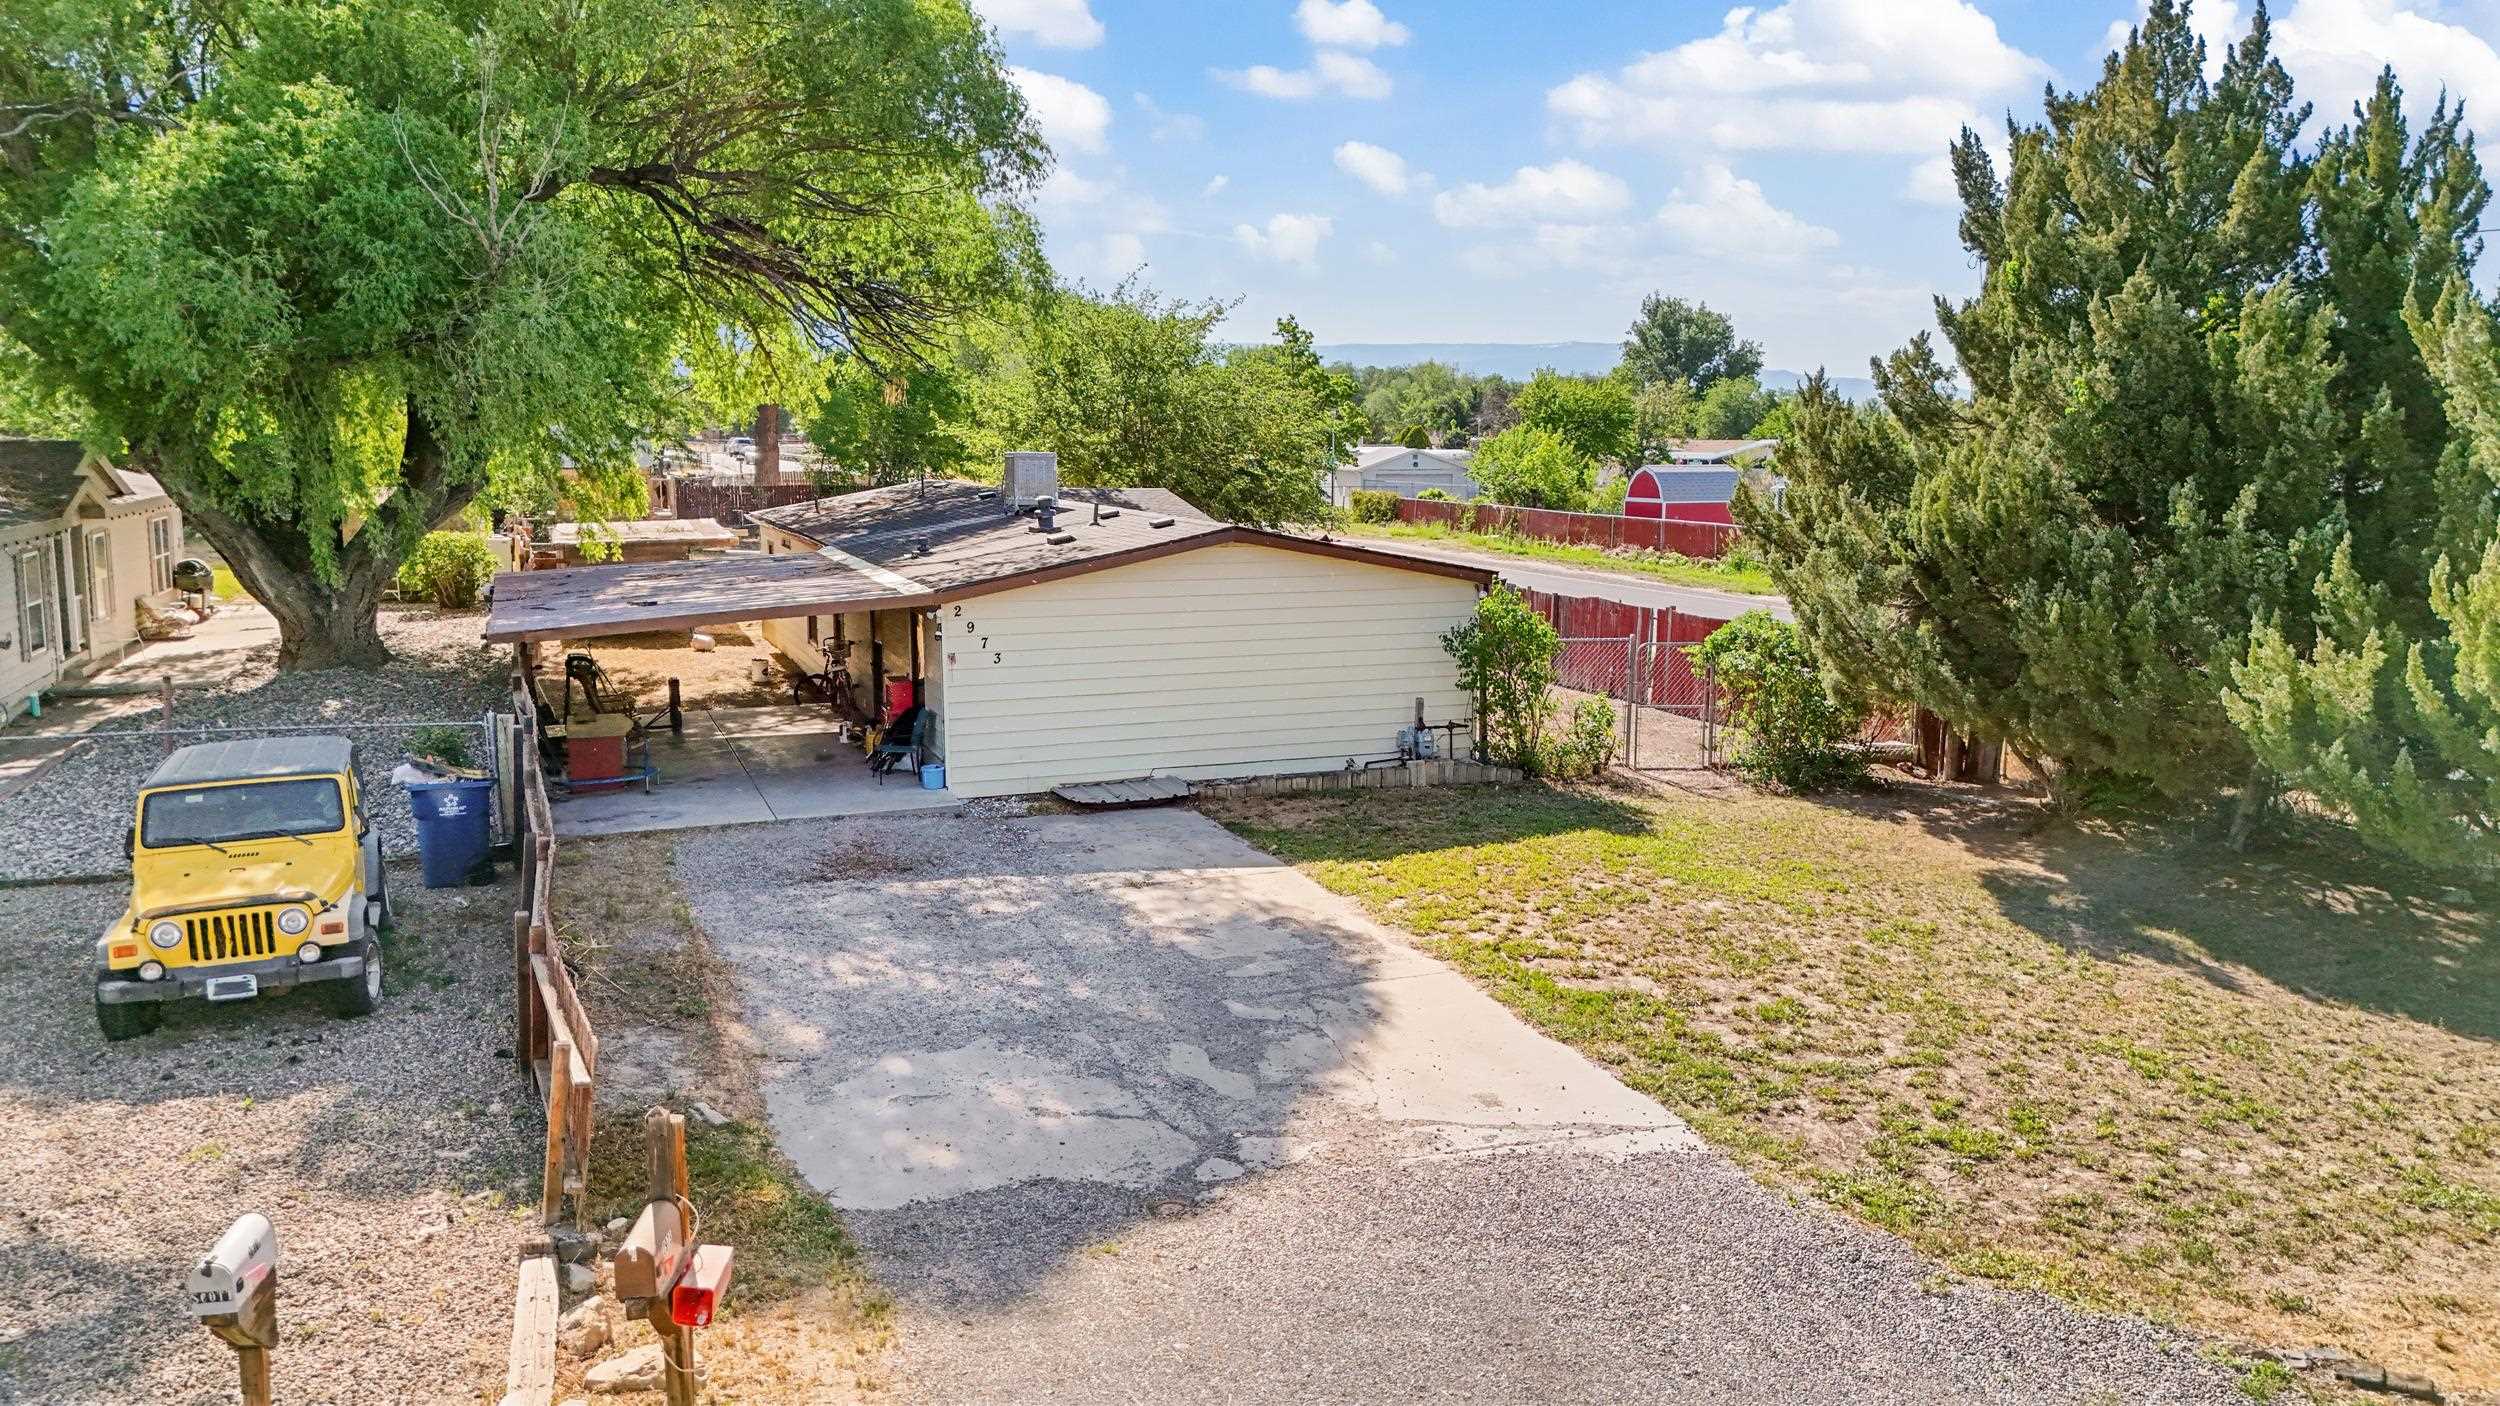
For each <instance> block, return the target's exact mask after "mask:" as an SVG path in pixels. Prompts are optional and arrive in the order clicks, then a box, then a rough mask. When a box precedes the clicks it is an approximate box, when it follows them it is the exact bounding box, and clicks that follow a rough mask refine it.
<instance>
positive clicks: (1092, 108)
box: [1007, 67, 1111, 155]
mask: <svg viewBox="0 0 2500 1406" xmlns="http://www.w3.org/2000/svg"><path fill="white" fill-rule="evenodd" d="M1007 76H1008V77H1009V78H1012V79H1014V80H1015V84H1016V87H1018V88H1020V89H1022V90H1023V92H1024V105H1025V107H1026V108H1027V109H1028V110H1029V111H1031V112H1032V114H1033V123H1034V125H1035V126H1037V127H1040V128H1041V129H1042V138H1043V140H1045V141H1047V142H1049V143H1050V145H1051V148H1052V150H1054V151H1058V152H1060V153H1062V154H1064V153H1067V152H1071V151H1077V152H1084V153H1087V154H1089V155H1099V154H1101V153H1102V152H1105V151H1108V150H1110V148H1111V141H1110V135H1111V104H1110V102H1109V101H1108V100H1106V99H1105V98H1104V97H1103V95H1102V94H1100V93H1097V92H1095V91H1094V90H1093V89H1091V88H1088V87H1086V86H1085V85H1084V84H1082V83H1079V82H1077V81H1075V80H1074V79H1070V78H1062V77H1060V76H1059V75H1058V74H1055V73H1043V72H1040V71H1038V70H1035V69H1030V68H1014V67H1010V68H1009V69H1008V70H1007Z"/></svg>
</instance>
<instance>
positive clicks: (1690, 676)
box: [1522, 590, 1727, 710]
mask: <svg viewBox="0 0 2500 1406" xmlns="http://www.w3.org/2000/svg"><path fill="white" fill-rule="evenodd" d="M1522 594H1523V595H1524V596H1525V597H1526V598H1527V602H1528V606H1529V608H1530V609H1532V610H1534V611H1536V612H1537V613H1538V614H1539V615H1542V616H1544V617H1545V618H1546V620H1547V621H1548V622H1549V623H1551V624H1552V625H1553V627H1554V632H1555V633H1556V634H1559V635H1561V636H1562V637H1563V638H1564V639H1606V640H1629V641H1632V647H1631V649H1630V650H1629V651H1628V652H1627V653H1626V654H1623V655H1613V654H1592V653H1589V652H1587V651H1574V650H1569V649H1566V650H1564V651H1563V654H1562V658H1561V660H1560V661H1559V666H1560V669H1561V673H1562V677H1561V679H1560V680H1558V681H1559V682H1560V683H1561V684H1562V686H1563V687H1565V688H1569V689H1576V690H1578V691H1580V692H1582V693H1600V694H1605V695H1607V696H1609V697H1613V698H1629V697H1631V696H1632V693H1633V687H1632V683H1631V682H1630V681H1629V680H1627V679H1626V678H1625V677H1624V675H1625V673H1626V671H1627V670H1629V671H1630V672H1632V673H1635V674H1637V675H1638V676H1639V685H1640V686H1639V693H1640V698H1639V700H1638V701H1640V702H1642V703H1644V704H1647V705H1649V706H1651V707H1656V708H1670V709H1678V710H1698V709H1699V708H1700V707H1701V706H1702V704H1703V702H1704V701H1705V699H1704V695H1705V693H1706V689H1705V687H1704V685H1703V683H1702V680H1701V677H1700V676H1699V675H1698V674H1696V673H1695V672H1694V670H1693V665H1692V661H1691V658H1690V656H1689V653H1688V652H1687V651H1686V650H1683V649H1680V648H1676V647H1675V646H1679V645H1688V644H1692V643H1695V642H1697V641H1699V640H1703V639H1706V638H1708V637H1709V635H1710V632H1711V631H1713V630H1716V629H1717V628H1719V627H1720V626H1721V625H1724V624H1726V623H1727V621H1726V620H1724V619H1720V618H1718V617H1715V616H1709V615H1693V614H1689V613H1687V612H1685V611H1681V610H1677V609H1675V608H1674V607H1672V606H1670V607H1667V608H1665V609H1660V608H1659V607H1657V606H1649V605H1631V604H1627V603H1626V602H1623V601H1617V600H1605V599H1602V598H1600V597H1596V596H1558V595H1552V594H1549V593H1547V592H1544V591H1533V590H1532V591H1526V592H1522ZM1635 657H1637V658H1638V659H1639V665H1638V667H1637V668H1632V667H1631V660H1632V659H1633V658H1635Z"/></svg>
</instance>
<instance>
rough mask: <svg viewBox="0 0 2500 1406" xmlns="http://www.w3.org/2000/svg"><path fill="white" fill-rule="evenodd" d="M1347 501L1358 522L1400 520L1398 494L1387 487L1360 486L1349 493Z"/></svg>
mask: <svg viewBox="0 0 2500 1406" xmlns="http://www.w3.org/2000/svg"><path fill="white" fill-rule="evenodd" d="M1346 501H1347V504H1348V506H1349V510H1350V511H1351V512H1352V513H1353V514H1354V520H1355V521H1356V522H1395V521H1397V520H1398V495H1396V494H1395V493H1391V492H1388V491H1386V490H1385V489H1376V488H1358V489H1355V490H1354V492H1352V493H1351V494H1349V495H1347V499H1346Z"/></svg>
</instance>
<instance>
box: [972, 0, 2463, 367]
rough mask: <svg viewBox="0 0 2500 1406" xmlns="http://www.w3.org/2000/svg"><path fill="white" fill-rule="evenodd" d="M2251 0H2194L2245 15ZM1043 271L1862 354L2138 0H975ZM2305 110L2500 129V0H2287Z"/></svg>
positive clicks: (2230, 30)
mask: <svg viewBox="0 0 2500 1406" xmlns="http://www.w3.org/2000/svg"><path fill="white" fill-rule="evenodd" d="M2252 4H2253V0H2205V3H2203V4H2201V5H2200V6H2199V7H2198V15H2197V24H2198V27H2199V28H2200V29H2202V30H2207V31H2208V32H2209V33H2211V34H2214V35H2217V36H2219V35H2222V34H2225V33H2227V34H2229V35H2231V36H2233V37H2236V36H2237V35H2238V34H2239V33H2240V32H2241V31H2242V30H2243V29H2244V28H2245V25H2246V21H2247V16H2248V14H2249V13H2250V10H2251V7H2252ZM973 8H974V9H975V10H977V11H979V12H980V13H981V14H982V15H983V16H984V17H985V18H987V19H988V20H989V21H990V22H991V23H992V24H993V25H995V26H996V27H997V28H998V30H999V34H1000V38H1001V41H1002V43H1003V44H1004V46H1005V49H1006V52H1007V56H1008V60H1009V62H1010V63H1011V64H1012V65H1014V68H1015V72H1016V76H1017V79H1018V81H1019V82H1020V83H1021V84H1022V85H1023V87H1024V90H1025V92H1026V94H1027V96H1028V98H1029V99H1030V101H1031V104H1032V107H1033V109H1034V113H1035V116H1036V118H1037V120H1038V121H1039V122H1040V123H1041V126H1042V128H1043V131H1044V133H1045V135H1046V136H1048V137H1049V138H1050V140H1051V143H1052V146H1053V148H1054V150H1055V151H1056V152H1057V153H1058V156H1059V164H1058V169H1057V171H1056V172H1055V173H1054V175H1053V176H1052V178H1051V181H1050V183H1049V184H1048V185H1047V186H1046V187H1045V188H1044V189H1043V190H1042V191H1041V192H1040V194H1039V196H1038V197H1037V199H1036V208H1037V211H1038V213H1039V214H1040V216H1041V218H1042V221H1043V226H1044V229H1045V231H1046V232H1047V235H1048V239H1049V244H1050V252H1051V257H1052V261H1053V263H1054V264H1055V265H1056V266H1057V267H1058V268H1059V269H1060V270H1061V272H1062V273H1064V274H1066V275H1068V276H1071V277H1075V278H1081V279H1084V280H1087V281H1088V282H1091V283H1093V284H1095V285H1096V286H1098V287H1099V286H1107V285H1108V284H1109V283H1111V282H1113V281H1115V280H1116V279H1117V278H1118V277H1120V276H1121V275H1122V274H1124V273H1126V272H1129V271H1131V270H1133V269H1137V268H1139V267H1140V266H1142V267H1143V269H1144V276H1145V278H1146V281H1147V282H1148V283H1150V284H1152V285H1153V286H1154V287H1156V288H1157V289H1159V290H1161V291H1163V292H1165V293H1168V294H1177V295H1186V296H1190V297H1222V298H1227V299H1232V298H1238V299H1240V300H1241V306H1240V309H1239V311H1238V313H1237V314H1236V319H1235V321H1234V322H1233V323H1231V324H1230V325H1228V327H1227V328H1226V329H1225V331H1226V334H1227V335H1229V336H1232V337H1237V338H1240V339H1243V340H1248V339H1251V338H1254V337H1259V336H1264V335H1266V333H1267V330H1268V328H1269V326H1270V325H1271V324H1272V322H1273V321H1274V319H1275V318H1276V317H1277V316H1279V315H1280V314H1283V313H1288V312H1290V313H1292V314H1294V315H1295V316H1297V317H1299V318H1300V319H1301V320H1302V322H1303V324H1304V325H1305V326H1307V327H1309V328H1310V329H1311V330H1312V331H1313V333H1314V334H1315V335H1316V336H1317V337H1318V339H1319V340H1320V341H1322V342H1354V341H1361V342H1384V341H1385V342H1411V341H1567V340H1614V339H1617V338H1619V337H1620V336H1621V335H1622V331H1623V328H1624V326H1625V324H1626V323H1627V322H1629V321H1630V319H1631V317H1632V314H1633V312H1634V310H1635V309H1636V307H1637V305H1638V302H1639V299H1640V295H1641V294H1642V293H1643V292H1645V291H1647V290H1649V289H1652V288H1656V289H1663V290H1666V291H1669V292H1672V293H1676V294H1680V295H1682V296H1685V297H1689V298H1699V299H1702V300H1704V301H1707V302H1708V303H1710V304H1711V305H1712V306H1713V307H1716V308H1720V309H1722V310H1724V311H1726V312H1728V313H1730V314H1732V315H1733V316H1734V317H1735V318H1736V319H1737V323H1738V326H1739V328H1740V330H1741V331H1742V332H1743V333H1744V334H1745V335H1747V336H1750V337H1753V338H1755V339H1757V340H1759V341H1761V342H1762V343H1763V345H1764V348H1765V351H1766V353H1767V355H1768V358H1769V362H1770V364H1771V365H1773V366H1778V367H1784V368H1791V369H1799V370H1804V369H1811V368H1813V367H1815V366H1829V367H1830V368H1831V369H1832V370H1833V371H1835V372H1838V373H1841V374H1849V375H1856V374H1861V372H1862V369H1863V367H1864V365H1865V362H1866V360H1867V358H1868V357H1869V356H1872V355H1877V354H1880V353H1882V352H1884V351H1887V350H1889V349H1890V348H1892V347H1894V346H1897V345H1899V344H1900V343H1901V342H1902V341H1903V340H1904V339H1906V338H1907V337H1908V336H1909V335H1910V334H1911V333H1913V332H1916V331H1918V330H1920V329H1922V328H1925V327H1928V326H1930V325H1931V322H1932V319H1931V317H1930V314H1929V299H1930V298H1931V296H1932V295H1934V294H1936V293H1939V292H1942V293H1950V294H1959V293H1965V292H1968V291H1969V290H1970V289H1971V288H1972V287H1973V286H1974V284H1975V281H1976V274H1975V273H1974V272H1973V271H1972V270H1971V269H1970V267H1969V266H1968V263H1967V260H1966V258H1965V256H1964V255H1963V253H1962V251H1961V248H1960V246H1959V245H1958V244H1957V243H1956V242H1955V239H1954V234H1953V223H1954V217H1955V208H1954V206H1953V204H1952V201H1951V191H1950V183H1949V180H1947V179H1946V177H1945V174H1944V172H1943V164H1942V159H1941V153H1942V151H1943V149H1944V144H1945V143H1946V142H1947V141H1948V140H1949V139H1950V138H1951V137H1952V135H1953V133H1954V132H1955V131H1956V130H1957V129H1958V128H1959V126H1960V125H1961V124H1962V123H1963V122H1965V121H1969V122H1972V123H1974V124H1975V125H1977V126H1978V127H1979V129H1980V130H1981V131H1983V132H1985V133H1987V134H1989V135H1990V137H1991V139H1992V140H1995V139H1999V138H2000V136H2001V133H2002V131H2003V126H2004V117H2005V114H2006V113H2008V112H2009V111H2010V112H2012V113H2013V114H2014V115H2016V116H2017V117H2020V118H2022V119H2025V120H2030V119H2032V118H2034V117H2036V116H2037V114H2038V110H2039V94H2040V91H2041V88H2042V86H2043V84H2048V83H2054V84H2056V85H2058V86H2059V87H2061V88H2068V87H2080V86H2084V85H2086V84H2088V83H2089V82H2090V81H2091V78H2092V76H2093V75H2094V74H2095V73H2096V72H2097V70H2098V66H2099V61H2100V56H2101V54H2102V53H2103V52H2105V51H2106V49H2107V48H2108V46H2109V44H2110V43H2111V42H2112V40H2113V38H2114V35H2115V34H2116V33H2118V32H2123V28H2124V26H2125V25H2126V24H2127V23H2128V22H2129V21H2131V20H2133V19H2134V18H2136V17H2137V16H2138V15H2140V14H2141V12H2142V3H2141V0H1787V3H1784V4H1770V5H1757V6H1752V7H1747V8H1742V9H1730V8H1728V7H1727V6H1725V5H1723V4H1685V3H1661V2H1660V0H1647V3H1640V2H1639V0H1534V2H1533V3H1517V2H1516V0H1509V2H1505V3H1496V0H973ZM2273 13H2274V16H2275V21H2276V31H2277V38H2278V50H2279V52H2280V53H2281V54H2282V56H2283V58H2284V61H2285V63H2286V65H2287V66H2288V67H2290V68H2291V70H2292V73H2293V76H2294V78H2295V79H2296V80H2297V81H2298V82H2299V84H2300V86H2301V90H2302V94H2303V96H2304V97H2305V98H2307V99H2309V100H2310V101H2312V102H2314V103H2316V104H2317V106H2318V108H2319V111H2320V113H2321V115H2322V116H2324V115H2340V114H2342V113H2344V112H2345V111H2347V110H2348V109H2349V107H2350V104H2351V102H2352V100H2353V99H2354V98H2355V97H2356V96H2358V95H2359V94H2360V93H2361V92H2363V91H2364V90H2366V88H2367V86H2368V84H2369V82H2370V79H2371V77H2372V75H2374V74H2375V73H2376V71H2377V69H2378V67H2379V66H2380V64H2381V63H2393V64H2395V66H2396V69H2397V72H2398V75H2399V76H2400V77H2401V78H2403V79H2404V80H2405V82H2406V85H2407V88H2408V90H2409V91H2410V92H2411V93H2412V94H2413V95H2414V96H2415V97H2416V98H2418V99H2419V100H2420V101H2421V102H2422V103H2424V104H2427V103H2428V101H2429V100H2430V99H2431V97H2432V96H2433V95H2434V94H2435V93H2436V92H2437V90H2438V89H2439V88H2440V87H2441V86H2443V85H2444V86H2446V87H2447V88H2448V89H2449V90H2450V91H2451V92H2453V93H2459V94H2463V95H2465V96H2466V97H2467V98H2468V99H2469V100H2470V103H2471V106H2470V109H2469V110H2470V111H2471V112H2473V113H2475V114H2476V115H2477V117H2478V121H2477V123H2476V125H2477V126H2478V127H2479V128H2480V129H2481V135H2482V137H2483V139H2484V141H2485V142H2486V144H2488V143H2489V142H2490V141H2491V140H2492V139H2493V138H2495V137H2500V0H2276V3H2275V4H2274V7H2273Z"/></svg>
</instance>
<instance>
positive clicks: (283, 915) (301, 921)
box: [278, 908, 312, 937]
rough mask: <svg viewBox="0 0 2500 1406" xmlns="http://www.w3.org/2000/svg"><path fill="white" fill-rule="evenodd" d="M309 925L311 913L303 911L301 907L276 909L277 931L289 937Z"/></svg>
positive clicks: (310, 923) (310, 924)
mask: <svg viewBox="0 0 2500 1406" xmlns="http://www.w3.org/2000/svg"><path fill="white" fill-rule="evenodd" d="M311 926H312V914H310V913H307V912H305V911H304V910H303V909H301V908H281V909H279V910H278V931H280V932H282V933H285V934H286V935H287V936H289V937H293V936H295V935H296V934H297V933H299V932H302V931H303V930H304V929H306V928H308V927H311Z"/></svg>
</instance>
